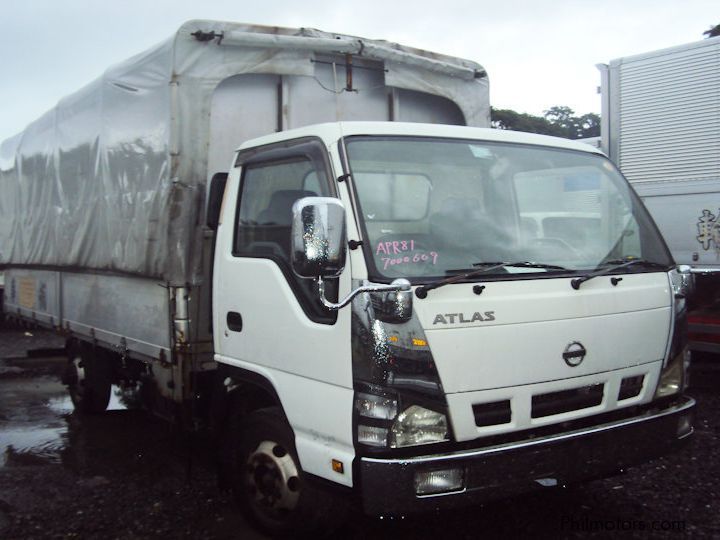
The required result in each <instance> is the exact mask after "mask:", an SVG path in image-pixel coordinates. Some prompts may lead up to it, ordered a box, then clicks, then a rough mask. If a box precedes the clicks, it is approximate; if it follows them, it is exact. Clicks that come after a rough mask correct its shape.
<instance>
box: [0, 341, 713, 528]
mask: <svg viewBox="0 0 720 540" xmlns="http://www.w3.org/2000/svg"><path fill="white" fill-rule="evenodd" d="M30 333H31V334H32V335H26V331H24V330H22V331H17V330H13V331H9V330H0V538H4V539H5V538H7V539H21V538H22V539H25V538H38V539H46V538H47V539H70V538H97V539H101V538H102V539H104V538H118V539H139V538H208V539H230V538H250V539H251V538H262V536H261V535H259V534H258V533H256V532H254V531H253V530H252V529H251V527H250V526H249V525H248V524H247V523H246V522H245V520H244V519H243V518H242V517H241V515H240V514H239V512H238V511H237V508H236V506H235V503H234V501H233V499H232V497H231V496H230V495H229V494H228V493H226V492H223V491H220V490H219V489H218V487H217V482H216V475H215V469H214V467H213V459H212V455H213V452H212V450H211V448H210V447H209V446H208V445H207V443H206V441H204V440H198V439H193V438H190V437H189V436H187V435H186V434H183V433H181V432H179V430H178V429H176V428H175V427H174V426H173V425H171V424H169V423H166V422H162V421H160V420H156V419H155V418H153V417H151V416H149V415H147V414H146V413H145V412H143V411H140V410H134V409H126V408H125V407H124V405H123V403H122V399H121V396H118V395H115V396H114V398H113V409H114V410H111V411H108V412H107V413H105V414H103V415H99V416H82V417H81V416H79V415H76V414H74V413H73V412H72V403H71V402H70V399H69V398H68V397H67V395H66V391H65V388H64V387H63V386H62V385H61V384H60V383H59V374H60V373H61V371H62V368H63V365H64V358H63V357H62V356H59V355H58V351H57V350H56V349H57V348H58V347H61V346H62V340H61V339H59V338H57V337H56V336H53V335H52V334H49V333H46V332H42V331H36V330H32V331H30ZM37 349H43V350H41V351H40V354H37V353H31V356H30V357H29V356H28V354H27V351H28V350H31V351H32V350H37ZM702 382H703V383H704V385H703V387H702V388H696V389H693V390H692V391H691V392H690V393H691V395H693V396H694V397H696V398H697V399H698V403H699V407H698V418H697V422H696V434H695V437H694V440H693V441H692V443H691V444H690V445H689V446H688V447H686V448H685V449H683V450H682V451H680V452H678V453H675V454H673V455H671V456H667V457H665V458H662V459H659V460H656V461H654V462H652V463H649V464H646V465H644V466H641V467H637V468H634V469H631V470H630V471H629V472H628V473H627V474H625V475H623V476H621V477H616V478H610V479H607V480H602V481H596V482H590V483H588V484H585V485H583V486H580V487H577V488H573V489H572V490H548V491H542V492H539V493H535V494H531V495H527V496H524V497H518V498H514V499H509V500H504V501H500V502H497V503H492V504H488V505H485V506H484V507H479V508H473V509H469V510H464V511H454V512H444V513H440V514H431V515H423V516H416V517H413V518H408V519H404V520H393V521H388V520H379V519H370V518H367V517H364V516H362V515H361V514H360V513H359V512H355V513H353V514H352V515H351V517H350V519H349V520H348V523H347V525H346V526H345V527H344V528H343V529H342V530H341V531H339V532H337V533H335V535H334V536H336V537H343V538H356V539H360V538H428V539H429V538H477V537H481V536H482V537H488V538H508V537H509V538H513V537H521V536H522V537H526V536H531V537H536V538H580V537H585V536H591V537H595V538H607V537H612V536H621V537H624V538H650V537H652V538H685V537H693V536H697V537H713V536H714V537H720V512H718V510H720V502H719V501H720V497H719V496H720V487H719V486H718V479H720V459H719V458H718V450H720V397H719V396H720V384H718V381H717V380H715V381H714V382H713V381H712V379H710V378H708V377H707V376H705V375H703V376H702ZM115 393H119V391H116V392H115Z"/></svg>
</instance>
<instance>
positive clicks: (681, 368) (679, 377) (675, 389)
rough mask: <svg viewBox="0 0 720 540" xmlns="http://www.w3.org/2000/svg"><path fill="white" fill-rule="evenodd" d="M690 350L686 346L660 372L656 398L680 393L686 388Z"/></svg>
mask: <svg viewBox="0 0 720 540" xmlns="http://www.w3.org/2000/svg"><path fill="white" fill-rule="evenodd" d="M689 357H690V351H688V349H687V347H684V348H683V349H682V350H681V351H680V353H678V354H676V355H675V357H674V358H672V359H671V360H670V362H668V365H667V366H665V367H664V368H663V370H662V373H660V381H659V382H658V386H657V390H656V391H655V399H658V398H662V397H666V396H672V395H674V394H678V393H680V392H682V391H683V390H684V389H685V369H686V366H687V365H688V363H689V361H690V358H689Z"/></svg>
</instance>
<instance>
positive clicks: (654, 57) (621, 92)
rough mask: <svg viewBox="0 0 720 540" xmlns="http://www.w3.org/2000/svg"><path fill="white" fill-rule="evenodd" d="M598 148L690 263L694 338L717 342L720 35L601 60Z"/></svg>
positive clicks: (705, 344) (707, 345) (698, 342)
mask: <svg viewBox="0 0 720 540" xmlns="http://www.w3.org/2000/svg"><path fill="white" fill-rule="evenodd" d="M598 67H599V68H600V71H601V83H602V84H601V89H602V126H601V128H602V129H601V131H602V148H603V149H604V150H605V152H606V153H607V155H608V156H609V157H610V159H612V160H613V161H614V162H615V163H616V164H617V165H618V167H620V169H621V170H622V172H623V174H624V175H625V177H626V178H627V179H628V180H629V181H630V183H631V184H632V186H633V187H634V188H635V191H636V192H637V193H638V194H639V195H640V197H641V198H642V199H643V202H644V203H645V205H646V206H647V208H648V210H649V211H650V213H651V214H652V216H653V218H654V220H655V222H656V223H657V225H658V227H659V228H660V232H661V233H662V234H663V236H664V237H665V240H666V241H667V243H668V247H669V248H670V251H671V253H672V255H673V257H674V259H675V261H676V262H677V263H678V264H682V265H688V266H690V267H692V272H693V274H694V277H695V286H696V287H695V288H696V290H695V293H694V295H693V298H692V299H693V304H694V307H693V309H692V311H691V312H690V314H689V321H690V347H691V349H692V350H694V351H706V352H714V353H719V352H720V303H719V302H720V93H718V88H720V38H711V39H706V40H703V41H698V42H695V43H690V44H687V45H682V46H679V47H673V48H669V49H662V50H658V51H653V52H649V53H646V54H640V55H636V56H628V57H624V58H618V59H616V60H613V61H611V62H610V64H609V65H599V66H598Z"/></svg>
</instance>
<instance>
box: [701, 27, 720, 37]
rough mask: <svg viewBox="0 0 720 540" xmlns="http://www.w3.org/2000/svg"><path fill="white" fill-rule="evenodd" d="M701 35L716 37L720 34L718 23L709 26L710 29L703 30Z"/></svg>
mask: <svg viewBox="0 0 720 540" xmlns="http://www.w3.org/2000/svg"><path fill="white" fill-rule="evenodd" d="M703 35H704V36H705V37H706V38H711V37H718V36H720V24H716V25H715V26H713V27H711V28H710V30H705V31H704V32H703Z"/></svg>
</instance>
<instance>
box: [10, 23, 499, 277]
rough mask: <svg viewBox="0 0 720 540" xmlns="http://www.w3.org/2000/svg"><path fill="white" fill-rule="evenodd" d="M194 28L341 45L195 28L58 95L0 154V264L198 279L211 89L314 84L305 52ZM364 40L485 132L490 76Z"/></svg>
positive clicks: (394, 76)
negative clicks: (256, 79)
mask: <svg viewBox="0 0 720 540" xmlns="http://www.w3.org/2000/svg"><path fill="white" fill-rule="evenodd" d="M197 30H202V31H203V32H206V33H211V32H215V33H218V34H220V33H229V32H233V33H235V34H237V33H238V32H240V33H241V34H242V33H243V32H247V33H265V34H267V33H268V32H271V33H273V34H280V35H289V36H292V35H302V36H307V37H316V38H318V37H319V38H323V37H325V38H327V37H331V38H333V39H336V38H338V36H337V35H336V34H326V33H324V32H319V31H317V30H293V29H279V28H273V29H268V28H262V27H252V26H247V25H239V24H231V23H221V22H213V21H191V22H189V23H186V24H185V25H183V27H181V28H180V30H179V31H178V33H177V34H176V35H175V36H173V37H172V38H171V39H170V40H168V41H166V42H164V43H161V44H160V45H158V46H157V47H155V48H153V49H151V50H149V51H147V52H145V53H143V54H140V55H137V56H135V57H133V58H131V59H129V60H127V61H126V62H123V63H121V64H119V65H116V66H114V67H112V68H110V69H108V70H107V71H106V72H105V73H104V74H103V75H102V77H100V78H99V79H97V80H95V81H94V82H92V83H90V84H89V85H87V86H86V87H84V88H83V89H81V90H80V91H78V92H76V93H74V94H72V95H70V96H68V97H66V98H64V99H63V100H61V101H60V102H59V103H58V105H57V106H56V107H55V108H54V109H52V110H51V111H49V112H47V113H46V114H45V115H43V116H42V117H40V118H39V119H38V120H36V121H35V122H33V123H32V124H30V125H29V126H28V127H27V129H26V130H25V131H24V132H22V133H20V134H18V135H17V136H15V137H13V138H11V139H8V140H7V141H5V142H3V143H2V145H1V146H0V267H3V266H18V265H28V266H43V267H56V268H58V267H59V268H66V269H71V270H83V269H93V270H101V271H112V272H117V273H125V274H135V275H142V276H147V277H153V278H158V279H162V280H164V281H167V282H169V283H172V284H184V283H193V282H196V281H198V280H199V279H200V274H199V269H200V261H199V256H198V255H197V253H199V251H200V250H199V246H200V243H201V238H202V230H201V227H200V226H199V222H200V219H199V217H200V216H202V210H201V207H202V203H203V199H204V193H205V181H206V175H207V170H206V167H207V149H208V144H209V141H208V133H209V124H208V122H209V116H210V114H209V112H210V106H211V98H212V93H213V91H214V89H215V88H216V87H217V85H218V84H219V83H220V82H221V81H223V80H224V79H226V78H228V77H230V76H233V75H237V74H244V73H271V74H279V75H307V76H312V73H313V72H312V62H311V60H312V57H313V51H311V50H308V49H302V48H288V47H247V46H245V47H242V46H220V45H219V44H218V43H217V41H218V40H210V41H206V42H203V41H199V40H197V39H195V37H193V36H192V35H191V34H192V33H193V32H195V31H197ZM348 39H349V38H348ZM368 43H374V44H378V45H380V46H381V47H384V48H385V49H388V50H390V48H391V47H392V51H393V55H392V58H391V59H390V58H388V59H387V60H388V62H387V65H386V67H388V66H392V69H388V70H387V74H386V84H388V85H391V86H397V87H399V88H409V89H413V90H418V91H424V92H431V93H435V94H437V95H442V96H445V97H447V98H449V99H451V100H453V101H455V102H456V103H457V104H458V106H459V107H460V109H461V110H462V111H463V113H464V115H465V118H466V122H467V123H468V124H469V125H480V126H485V125H487V122H488V119H489V106H488V99H487V93H488V89H487V78H482V77H480V78H475V79H473V80H463V78H462V77H453V76H449V75H447V74H443V73H435V72H433V71H432V70H429V71H428V70H424V69H418V68H417V67H413V66H409V65H404V64H403V62H402V55H403V54H405V53H404V52H403V51H404V50H405V49H404V48H402V47H400V46H398V45H394V44H386V43H385V42H368ZM408 51H409V50H408ZM407 54H408V55H410V56H412V54H413V53H407ZM443 58H446V57H443ZM453 60H456V61H457V62H458V63H459V64H460V65H462V66H469V67H470V68H471V69H474V70H478V71H479V70H481V68H480V66H478V65H477V64H473V63H471V62H467V61H461V60H457V59H453ZM466 78H467V77H466ZM470 79H472V77H470ZM241 142H242V141H237V144H238V146H239V144H240V143H241ZM230 158H231V156H228V162H229V160H230Z"/></svg>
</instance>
